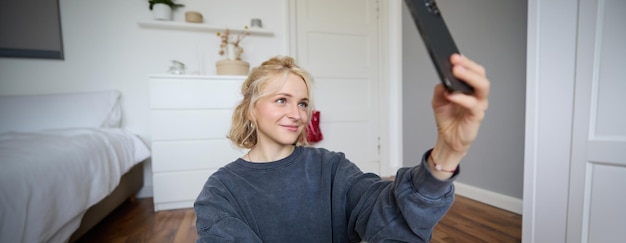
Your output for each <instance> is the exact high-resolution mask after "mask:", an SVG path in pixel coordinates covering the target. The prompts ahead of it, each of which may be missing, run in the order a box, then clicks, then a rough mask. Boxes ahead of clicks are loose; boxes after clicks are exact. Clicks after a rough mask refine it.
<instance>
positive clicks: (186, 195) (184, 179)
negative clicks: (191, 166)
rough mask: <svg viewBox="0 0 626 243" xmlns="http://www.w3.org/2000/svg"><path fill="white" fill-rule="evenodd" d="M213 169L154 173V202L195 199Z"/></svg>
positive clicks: (213, 171)
mask: <svg viewBox="0 0 626 243" xmlns="http://www.w3.org/2000/svg"><path fill="white" fill-rule="evenodd" d="M215 171H217V170H202V171H189V172H174V173H155V174H154V175H153V176H152V178H153V181H152V183H153V190H154V203H155V204H156V203H164V202H178V201H193V200H196V198H197V197H198V195H199V194H200V191H201V190H202V187H203V186H204V183H205V182H206V181H207V179H208V178H209V176H210V175H211V174H213V173H215Z"/></svg>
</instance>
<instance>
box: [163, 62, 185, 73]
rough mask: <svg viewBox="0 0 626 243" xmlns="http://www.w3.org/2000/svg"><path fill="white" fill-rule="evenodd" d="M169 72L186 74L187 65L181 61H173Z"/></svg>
mask: <svg viewBox="0 0 626 243" xmlns="http://www.w3.org/2000/svg"><path fill="white" fill-rule="evenodd" d="M167 72H168V73H171V74H185V64H184V63H182V62H180V61H176V60H172V66H170V69H169V70H167Z"/></svg>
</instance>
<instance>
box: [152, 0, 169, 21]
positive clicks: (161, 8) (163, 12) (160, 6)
mask: <svg viewBox="0 0 626 243" xmlns="http://www.w3.org/2000/svg"><path fill="white" fill-rule="evenodd" d="M152 17H153V18H154V19H155V20H167V21H169V20H172V8H170V6H169V5H167V4H164V3H157V4H154V5H153V6H152Z"/></svg>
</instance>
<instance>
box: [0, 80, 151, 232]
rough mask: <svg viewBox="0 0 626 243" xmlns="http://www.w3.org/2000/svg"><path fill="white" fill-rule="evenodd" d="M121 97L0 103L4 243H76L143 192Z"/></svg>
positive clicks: (3, 99)
mask: <svg viewBox="0 0 626 243" xmlns="http://www.w3.org/2000/svg"><path fill="white" fill-rule="evenodd" d="M120 96H121V95H120V92H118V91H97V92H84V93H72V94H52V95H20V96H0V242H68V241H69V242H72V241H74V240H76V239H78V238H79V237H80V236H81V235H82V234H84V233H85V232H87V231H88V230H89V229H90V228H91V227H93V226H94V225H95V224H97V223H98V222H99V221H100V220H101V219H103V218H104V217H105V216H106V215H107V214H109V213H110V212H111V211H112V210H113V209H115V208H116V207H117V206H118V205H120V204H121V203H122V202H123V201H124V200H126V199H128V198H130V197H133V196H134V195H135V194H136V193H137V191H138V190H139V189H140V188H141V187H142V186H143V169H142V164H143V163H142V162H143V161H144V160H145V159H147V158H149V157H150V151H149V150H148V148H147V147H146V145H145V144H144V143H143V142H142V141H141V140H140V139H139V137H138V136H137V135H135V134H134V133H133V132H131V131H129V130H128V129H125V128H122V127H121V123H122V111H121V107H120V106H121V105H120Z"/></svg>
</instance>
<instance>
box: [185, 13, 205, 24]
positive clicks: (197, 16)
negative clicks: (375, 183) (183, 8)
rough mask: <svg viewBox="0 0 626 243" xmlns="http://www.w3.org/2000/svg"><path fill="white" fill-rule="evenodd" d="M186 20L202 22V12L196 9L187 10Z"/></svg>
mask: <svg viewBox="0 0 626 243" xmlns="http://www.w3.org/2000/svg"><path fill="white" fill-rule="evenodd" d="M185 21H186V22H189V23H202V14H201V13H200V12H196V11H187V12H185Z"/></svg>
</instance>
